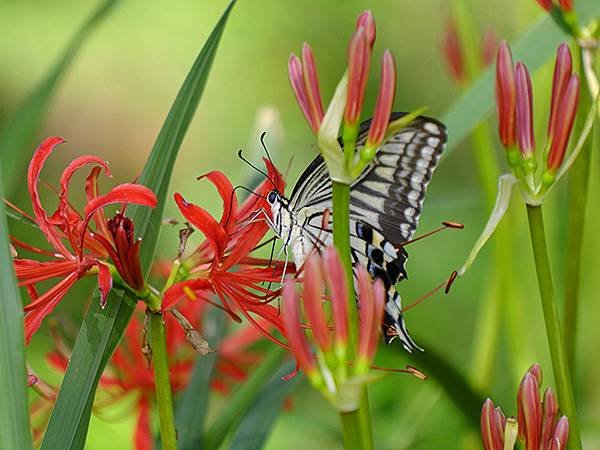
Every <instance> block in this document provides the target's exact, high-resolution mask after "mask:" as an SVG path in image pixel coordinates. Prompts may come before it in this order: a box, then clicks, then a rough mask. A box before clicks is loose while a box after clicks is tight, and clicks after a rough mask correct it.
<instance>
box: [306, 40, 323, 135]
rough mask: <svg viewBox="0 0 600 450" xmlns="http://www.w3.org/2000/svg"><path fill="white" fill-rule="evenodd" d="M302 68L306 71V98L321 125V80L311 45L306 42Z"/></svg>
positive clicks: (313, 114)
mask: <svg viewBox="0 0 600 450" xmlns="http://www.w3.org/2000/svg"><path fill="white" fill-rule="evenodd" d="M302 68H303V69H304V72H303V74H304V84H305V86H306V97H307V98H308V106H309V107H310V110H311V114H312V117H313V118H314V121H315V122H317V123H318V124H319V125H321V122H322V121H323V115H324V113H323V104H322V103H321V91H320V90H319V79H318V77H317V67H316V64H315V57H314V55H313V52H312V49H311V48H310V45H308V44H307V43H306V42H305V43H304V45H303V46H302Z"/></svg>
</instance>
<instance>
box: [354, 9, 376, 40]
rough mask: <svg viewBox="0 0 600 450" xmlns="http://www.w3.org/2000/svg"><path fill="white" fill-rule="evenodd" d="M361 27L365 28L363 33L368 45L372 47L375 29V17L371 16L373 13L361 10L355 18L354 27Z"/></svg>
mask: <svg viewBox="0 0 600 450" xmlns="http://www.w3.org/2000/svg"><path fill="white" fill-rule="evenodd" d="M361 27H362V28H364V29H365V34H366V38H367V42H368V44H369V47H371V48H373V44H374V43H375V35H376V30H375V19H374V18H373V13H372V12H371V11H369V10H366V11H363V12H362V13H360V15H359V16H358V18H357V19H356V29H357V30H358V29H359V28H361Z"/></svg>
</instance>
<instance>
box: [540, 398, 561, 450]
mask: <svg viewBox="0 0 600 450" xmlns="http://www.w3.org/2000/svg"><path fill="white" fill-rule="evenodd" d="M557 414H558V403H557V401H556V397H555V396H554V393H553V392H552V389H550V388H548V389H546V392H545V393H544V404H543V413H542V437H541V439H540V446H541V448H543V449H546V448H548V446H549V445H550V438H551V437H552V432H553V431H554V426H555V424H556V415H557Z"/></svg>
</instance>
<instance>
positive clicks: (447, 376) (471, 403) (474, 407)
mask: <svg viewBox="0 0 600 450" xmlns="http://www.w3.org/2000/svg"><path fill="white" fill-rule="evenodd" d="M417 342H420V343H422V344H423V347H424V348H425V349H427V350H426V351H424V352H415V353H413V354H412V355H411V362H410V364H412V365H414V366H416V367H418V368H419V369H421V370H422V371H423V372H424V373H425V374H426V375H427V376H428V377H431V378H432V379H434V380H435V381H436V382H437V383H438V384H439V385H440V386H442V388H443V389H444V392H445V393H446V395H447V396H448V397H449V398H450V400H452V401H453V402H454V405H455V406H456V408H457V410H458V411H460V412H461V413H462V415H463V416H464V418H465V420H466V421H467V423H468V424H469V425H470V426H471V427H472V428H473V429H474V430H479V418H480V415H481V405H483V401H484V396H483V394H481V393H479V392H477V391H476V390H475V388H473V386H471V384H470V383H469V381H468V380H467V379H466V377H465V376H464V375H463V374H461V373H460V372H459V371H458V370H456V368H455V367H454V366H453V365H452V364H450V362H448V361H447V360H445V359H444V357H443V356H441V355H440V354H438V353H436V352H435V350H433V348H432V347H431V346H430V345H427V343H424V339H423V338H422V337H418V339H417ZM398 351H402V350H401V348H400V347H398Z"/></svg>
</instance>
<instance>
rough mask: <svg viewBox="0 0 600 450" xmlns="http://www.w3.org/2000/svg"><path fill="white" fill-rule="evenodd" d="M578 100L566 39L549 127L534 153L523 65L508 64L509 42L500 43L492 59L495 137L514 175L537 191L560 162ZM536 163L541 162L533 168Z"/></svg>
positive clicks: (529, 96) (557, 67) (547, 183)
mask: <svg viewBox="0 0 600 450" xmlns="http://www.w3.org/2000/svg"><path fill="white" fill-rule="evenodd" d="M578 103H579V77H578V76H577V74H574V73H573V62H572V57H571V51H570V50H569V47H568V46H567V44H562V45H561V46H560V47H559V48H558V52H557V56H556V64H555V67H554V79H553V83H552V96H551V106H550V117H549V120H548V131H547V138H546V143H545V146H544V148H543V151H542V152H541V154H540V152H537V151H536V150H537V145H536V139H535V132H534V120H533V86H532V83H531V77H530V75H529V71H528V70H527V67H526V66H525V64H523V63H522V62H518V63H517V64H516V66H514V65H513V59H512V54H511V50H510V47H509V46H508V44H507V43H506V42H502V43H501V44H500V48H499V50H498V55H497V60H496V105H497V110H498V130H499V134H500V141H501V142H502V145H503V146H504V147H505V148H506V151H507V160H508V163H509V165H510V166H511V168H512V170H513V172H514V174H515V175H516V176H517V178H520V179H522V180H523V181H524V182H525V185H526V186H527V187H528V188H529V190H530V191H531V192H532V193H534V194H536V193H538V192H540V191H544V190H546V189H547V188H548V187H549V186H550V185H552V184H553V183H554V181H555V179H556V173H557V171H558V169H559V168H560V166H561V165H562V163H563V161H564V158H565V154H566V151H567V146H568V144H569V139H570V137H571V133H572V131H573V123H574V121H575V115H576V113H577V105H578ZM538 162H541V163H542V167H541V168H540V169H539V170H538Z"/></svg>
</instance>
